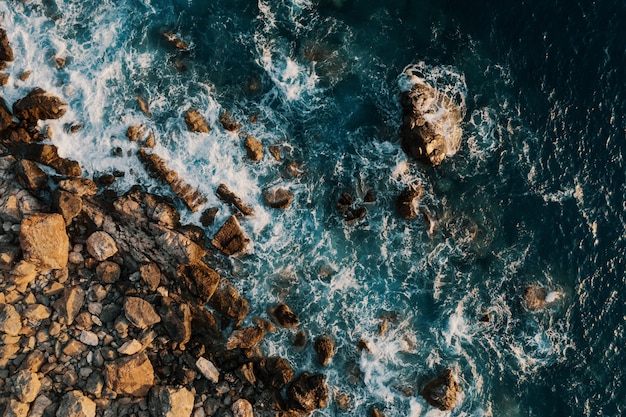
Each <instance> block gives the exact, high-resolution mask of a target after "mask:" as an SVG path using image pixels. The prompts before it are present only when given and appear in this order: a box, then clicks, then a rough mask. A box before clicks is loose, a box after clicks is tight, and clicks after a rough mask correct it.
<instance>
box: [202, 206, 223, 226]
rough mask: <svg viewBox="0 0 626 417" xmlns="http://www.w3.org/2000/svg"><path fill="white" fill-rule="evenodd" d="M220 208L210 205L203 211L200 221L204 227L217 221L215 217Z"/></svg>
mask: <svg viewBox="0 0 626 417" xmlns="http://www.w3.org/2000/svg"><path fill="white" fill-rule="evenodd" d="M219 211H220V209H219V208H217V207H210V208H208V209H206V210H204V211H203V212H202V216H200V223H201V224H202V226H204V227H209V226H211V225H212V224H213V222H215V217H216V216H217V213H219Z"/></svg>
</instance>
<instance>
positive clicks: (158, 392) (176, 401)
mask: <svg viewBox="0 0 626 417" xmlns="http://www.w3.org/2000/svg"><path fill="white" fill-rule="evenodd" d="M193 405H194V395H193V392H191V391H189V390H188V389H187V388H174V387H158V388H155V389H154V390H153V392H152V394H151V396H150V402H149V407H150V411H151V414H152V415H153V416H155V417H190V416H191V412H192V411H193Z"/></svg>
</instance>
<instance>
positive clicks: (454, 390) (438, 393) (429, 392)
mask: <svg viewBox="0 0 626 417" xmlns="http://www.w3.org/2000/svg"><path fill="white" fill-rule="evenodd" d="M460 392H461V387H460V385H459V384H458V383H457V382H456V380H455V379H454V376H453V375H452V371H451V370H450V369H446V370H444V371H443V372H441V373H440V374H439V375H438V376H437V377H436V378H435V379H433V380H431V381H430V382H428V383H427V384H426V386H425V387H424V389H423V390H422V391H421V392H420V395H421V396H422V397H424V399H425V400H426V402H428V404H430V405H432V406H433V407H437V408H438V409H440V410H441V411H449V410H452V409H453V408H454V406H455V405H456V396H457V394H458V393H460Z"/></svg>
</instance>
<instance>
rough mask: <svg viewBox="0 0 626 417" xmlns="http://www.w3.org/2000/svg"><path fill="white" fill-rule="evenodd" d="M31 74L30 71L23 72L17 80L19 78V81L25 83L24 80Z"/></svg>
mask: <svg viewBox="0 0 626 417" xmlns="http://www.w3.org/2000/svg"><path fill="white" fill-rule="evenodd" d="M32 73H33V72H32V71H24V72H22V73H21V74H20V75H19V77H18V78H19V79H20V80H21V81H26V80H27V79H28V77H30V76H31V74H32Z"/></svg>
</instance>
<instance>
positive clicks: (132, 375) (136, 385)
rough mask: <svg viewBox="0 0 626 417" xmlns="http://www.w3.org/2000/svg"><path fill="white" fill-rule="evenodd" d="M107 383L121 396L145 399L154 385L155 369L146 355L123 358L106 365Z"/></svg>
mask: <svg viewBox="0 0 626 417" xmlns="http://www.w3.org/2000/svg"><path fill="white" fill-rule="evenodd" d="M105 381H106V385H107V387H108V388H109V389H111V390H113V391H115V392H116V393H118V394H120V395H132V396H135V397H144V396H146V395H148V392H149V391H150V388H152V386H153V385H154V368H153V367H152V363H151V362H150V359H148V356H147V355H146V354H145V353H140V354H137V355H133V356H128V357H123V358H120V359H118V360H116V361H114V362H112V363H108V364H106V366H105Z"/></svg>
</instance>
